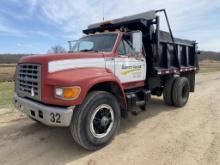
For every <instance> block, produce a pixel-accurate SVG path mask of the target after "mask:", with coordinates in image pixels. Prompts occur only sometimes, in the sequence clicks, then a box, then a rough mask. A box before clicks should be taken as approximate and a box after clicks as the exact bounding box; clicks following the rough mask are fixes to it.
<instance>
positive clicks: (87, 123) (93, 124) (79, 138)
mask: <svg viewBox="0 0 220 165" xmlns="http://www.w3.org/2000/svg"><path fill="white" fill-rule="evenodd" d="M120 120H121V114H120V107H119V104H118V101H117V99H116V98H115V96H113V95H112V94H111V93H109V92H105V91H94V92H91V93H90V94H89V95H88V96H87V98H86V99H85V101H84V103H83V104H82V105H80V106H77V107H76V108H75V109H74V112H73V118H72V122H71V126H70V130H71V134H72V136H73V138H74V140H75V141H76V142H77V143H78V144H79V145H81V146H82V147H84V148H85V149H87V150H97V149H100V148H102V147H104V146H105V145H107V144H108V143H109V142H110V141H111V140H112V139H113V137H114V136H115V134H116V132H117V130H118V127H119V125H120Z"/></svg>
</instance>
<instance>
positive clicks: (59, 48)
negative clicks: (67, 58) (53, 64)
mask: <svg viewBox="0 0 220 165" xmlns="http://www.w3.org/2000/svg"><path fill="white" fill-rule="evenodd" d="M48 52H49V53H65V52H66V50H65V48H63V47H62V46H60V45H55V46H52V47H51V48H50V50H48Z"/></svg>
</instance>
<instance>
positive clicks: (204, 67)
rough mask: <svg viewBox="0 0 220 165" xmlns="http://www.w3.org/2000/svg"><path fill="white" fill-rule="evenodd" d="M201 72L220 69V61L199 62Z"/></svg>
mask: <svg viewBox="0 0 220 165" xmlns="http://www.w3.org/2000/svg"><path fill="white" fill-rule="evenodd" d="M199 66H200V71H199V72H200V73H209V72H216V71H220V61H212V60H203V61H201V62H200V63H199Z"/></svg>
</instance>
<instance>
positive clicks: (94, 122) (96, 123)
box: [90, 104, 114, 138]
mask: <svg viewBox="0 0 220 165" xmlns="http://www.w3.org/2000/svg"><path fill="white" fill-rule="evenodd" d="M113 123H114V111H113V109H112V107H111V106H109V105H107V104H102V105H99V106H98V107H97V108H96V109H95V111H94V112H93V114H92V117H91V120H90V132H91V133H92V135H93V136H94V137H96V138H103V137H105V136H106V135H108V134H109V132H110V131H111V130H112V127H113Z"/></svg>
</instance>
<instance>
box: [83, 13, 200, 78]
mask: <svg viewBox="0 0 220 165" xmlns="http://www.w3.org/2000/svg"><path fill="white" fill-rule="evenodd" d="M161 11H164V13H165V16H167V15H166V11H165V10H152V11H148V12H144V13H141V14H137V15H133V16H128V17H123V18H120V19H115V20H112V21H106V22H101V23H96V24H92V25H89V26H88V29H86V30H84V31H83V32H84V33H85V34H89V33H95V32H103V31H105V30H109V31H114V30H116V29H126V30H128V31H137V30H140V31H142V33H143V44H144V48H145V52H146V60H147V68H148V69H147V74H148V76H155V75H157V74H161V73H171V72H179V71H186V70H187V71H188V70H195V69H196V68H198V61H197V53H196V42H195V41H189V40H185V39H179V38H174V37H173V35H172V31H171V29H170V25H169V21H168V18H167V17H166V18H167V24H168V27H169V32H164V31H161V30H160V19H159V16H157V13H158V12H161Z"/></svg>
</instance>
